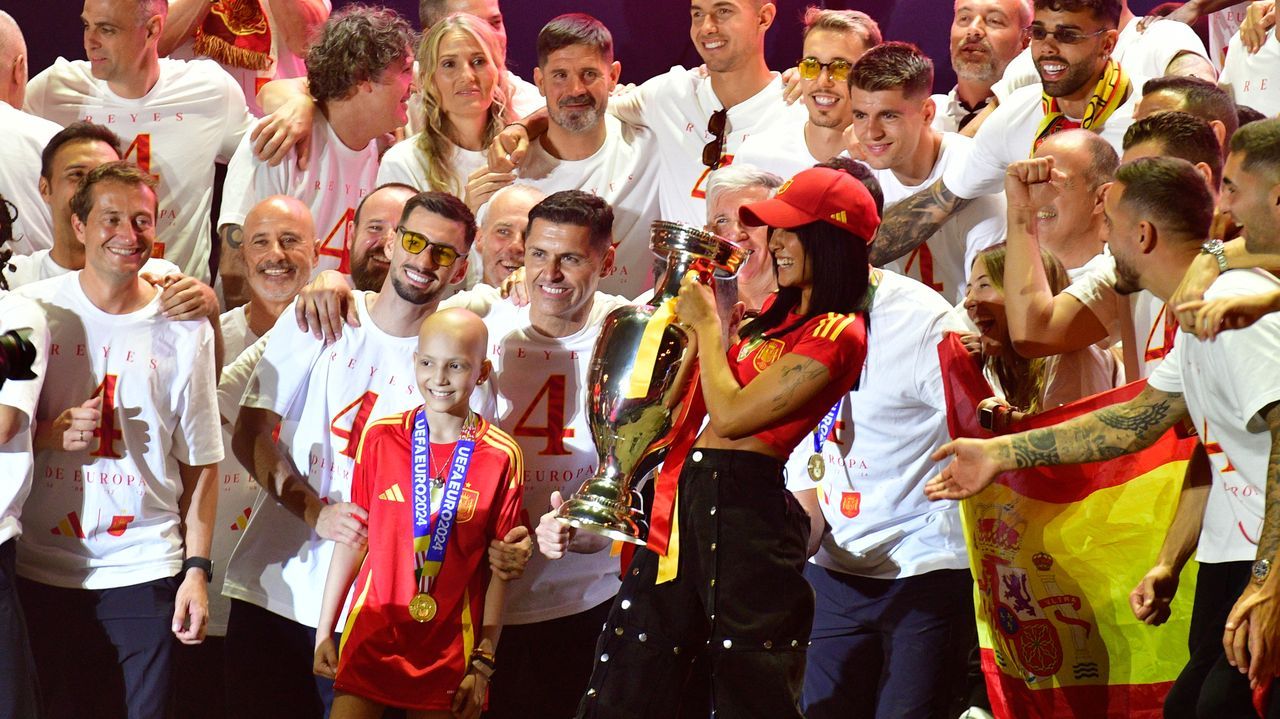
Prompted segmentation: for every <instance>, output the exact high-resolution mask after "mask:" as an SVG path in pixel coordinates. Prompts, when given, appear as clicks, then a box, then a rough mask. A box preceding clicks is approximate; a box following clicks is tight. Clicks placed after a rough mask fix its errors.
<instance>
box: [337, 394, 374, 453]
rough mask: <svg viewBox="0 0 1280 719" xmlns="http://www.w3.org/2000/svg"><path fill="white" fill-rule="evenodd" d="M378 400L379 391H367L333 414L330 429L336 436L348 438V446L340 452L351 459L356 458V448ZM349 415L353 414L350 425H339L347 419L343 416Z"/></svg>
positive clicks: (358, 446) (358, 447)
mask: <svg viewBox="0 0 1280 719" xmlns="http://www.w3.org/2000/svg"><path fill="white" fill-rule="evenodd" d="M377 401H378V393H377V392H365V393H364V394H362V395H360V399H357V400H356V401H354V402H352V403H351V404H349V405H347V406H346V407H343V408H342V409H341V410H339V412H338V413H337V414H335V415H334V416H333V421H332V422H330V423H329V431H330V432H332V433H333V436H334V437H337V438H338V439H345V440H347V446H346V447H344V448H343V449H342V450H341V451H340V452H339V454H341V455H342V456H344V457H350V458H351V459H355V458H356V450H358V449H360V437H361V435H363V434H364V426H365V425H366V424H368V423H369V416H370V415H372V414H373V405H374V404H375V403H377ZM347 415H351V420H350V421H351V424H350V426H349V427H347V428H344V427H341V426H339V424H338V423H339V422H343V421H345V420H343V417H346V416H347Z"/></svg>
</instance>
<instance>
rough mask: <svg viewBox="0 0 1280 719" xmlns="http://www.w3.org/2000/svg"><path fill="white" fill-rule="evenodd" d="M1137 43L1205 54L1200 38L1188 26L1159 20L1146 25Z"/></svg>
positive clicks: (1136, 20)
mask: <svg viewBox="0 0 1280 719" xmlns="http://www.w3.org/2000/svg"><path fill="white" fill-rule="evenodd" d="M1138 21H1139V19H1135V20H1134V22H1135V23H1136V22H1138ZM1138 42H1141V43H1143V44H1146V45H1149V46H1151V47H1153V48H1164V49H1168V48H1170V47H1178V48H1179V49H1180V50H1193V51H1197V54H1204V53H1205V49H1204V43H1203V42H1201V40H1200V36H1199V35H1197V34H1196V31H1195V30H1193V29H1191V26H1190V25H1187V24H1186V23H1182V22H1167V21H1163V20H1159V21H1156V22H1152V23H1147V26H1146V28H1145V29H1144V30H1142V31H1141V32H1140V33H1139V34H1138Z"/></svg>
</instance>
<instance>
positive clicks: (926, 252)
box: [849, 42, 1005, 304]
mask: <svg viewBox="0 0 1280 719" xmlns="http://www.w3.org/2000/svg"><path fill="white" fill-rule="evenodd" d="M849 85H850V87H849V96H850V103H851V105H852V109H853V136H852V137H851V138H850V146H849V154H850V155H852V156H853V157H854V158H856V159H859V160H862V161H863V162H865V163H866V164H867V165H869V166H870V167H871V168H872V170H873V172H874V173H875V176H876V180H878V181H879V182H880V188H881V190H882V191H883V192H884V203H885V207H886V208H890V209H891V208H892V207H893V206H894V205H895V204H896V203H898V202H900V201H903V200H905V199H906V198H908V197H910V196H911V195H912V194H913V193H915V192H917V191H919V190H920V189H921V188H924V187H928V186H929V185H930V184H932V183H933V182H935V181H936V180H937V179H938V178H940V177H942V176H943V174H944V173H945V172H947V171H948V170H949V168H951V167H952V166H954V164H955V163H957V162H960V161H961V158H963V156H964V154H965V152H966V150H968V148H969V146H970V145H971V144H972V142H973V141H972V140H970V139H969V138H967V137H963V136H961V135H957V134H955V133H951V132H948V133H942V132H938V131H937V130H935V129H933V127H932V126H931V123H932V121H933V115H934V112H935V110H936V107H935V106H934V104H933V99H932V98H930V97H929V90H930V88H932V87H933V62H932V61H931V60H930V59H929V58H928V57H926V56H925V55H924V53H922V52H920V49H919V48H917V47H916V46H914V45H910V44H908V43H903V42H888V43H885V44H883V45H880V46H879V47H874V48H872V49H871V50H869V51H868V52H867V54H865V55H863V56H862V59H861V60H859V61H858V63H857V64H856V65H854V67H853V73H852V74H851V75H850V77H849ZM1004 231H1005V207H1004V193H997V194H994V195H984V196H982V197H978V198H976V199H975V200H973V201H972V202H970V203H969V204H968V205H967V206H965V207H964V208H962V209H960V210H959V211H958V212H957V213H956V214H955V215H953V216H952V217H951V218H949V219H948V220H947V221H946V222H945V223H943V224H942V226H941V227H940V228H938V230H937V232H934V233H933V234H932V235H930V236H929V237H927V238H926V237H918V238H916V239H918V240H920V242H918V243H910V244H903V245H901V246H900V249H901V250H902V254H900V255H897V256H888V255H886V256H884V257H882V258H881V260H882V261H884V262H887V263H888V264H887V265H886V266H887V267H888V268H889V269H892V270H894V271H895V272H898V273H900V274H903V275H907V276H908V277H911V278H912V279H914V280H918V281H920V282H921V283H923V284H924V285H926V286H927V287H930V288H932V289H933V290H934V291H935V292H938V293H940V294H941V295H942V296H943V297H944V298H945V299H946V300H947V301H948V302H950V303H951V304H957V303H959V302H960V301H961V300H962V299H963V297H964V291H965V284H966V282H967V281H968V278H969V268H970V267H971V266H972V265H973V259H974V258H975V257H976V256H977V254H978V252H980V251H981V250H983V249H986V248H987V247H990V246H991V245H994V244H996V243H998V242H1000V241H1001V240H1002V239H1004Z"/></svg>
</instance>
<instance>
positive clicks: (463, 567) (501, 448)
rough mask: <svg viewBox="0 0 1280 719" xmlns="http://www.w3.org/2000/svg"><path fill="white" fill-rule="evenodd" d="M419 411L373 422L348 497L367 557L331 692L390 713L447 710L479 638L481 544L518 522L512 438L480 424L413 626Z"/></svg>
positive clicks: (518, 467) (483, 578)
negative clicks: (430, 609) (364, 527)
mask: <svg viewBox="0 0 1280 719" xmlns="http://www.w3.org/2000/svg"><path fill="white" fill-rule="evenodd" d="M417 411H418V410H417V409H416V408H415V409H412V410H409V411H408V412H405V413H404V414H401V415H397V416H393V417H387V418H385V419H381V420H378V421H376V422H371V423H370V424H369V425H368V426H367V427H366V428H365V431H364V436H363V438H362V439H361V440H360V447H359V449H358V450H357V453H356V466H355V474H354V477H353V479H352V486H351V498H352V501H353V502H355V503H356V504H358V505H360V506H361V507H363V508H364V509H365V510H367V511H368V512H369V523H368V527H369V554H368V556H367V557H366V558H365V560H364V564H363V565H362V566H361V567H360V573H359V575H358V576H357V578H356V590H355V600H354V601H353V603H352V606H351V612H350V614H349V615H348V617H347V624H346V627H345V629H344V630H343V633H342V645H341V648H340V650H339V655H338V677H337V681H336V682H335V684H334V686H335V687H336V688H337V689H338V690H339V691H343V692H347V693H350V694H357V695H359V696H362V697H366V698H369V699H372V700H374V701H377V702H380V703H382V704H386V705H388V706H394V707H402V708H405V709H421V710H447V709H449V708H450V707H451V706H452V704H453V694H454V692H455V691H456V690H457V688H458V683H459V682H461V681H462V677H463V675H464V674H465V672H466V668H467V664H468V659H469V658H470V656H471V651H472V650H473V649H474V648H475V645H476V642H477V641H479V634H480V629H481V627H482V624H483V620H484V595H485V591H486V589H487V588H488V585H489V575H490V572H489V560H488V548H489V541H490V540H492V539H494V538H496V537H502V536H504V535H505V534H506V533H507V532H508V531H510V529H511V528H512V527H515V526H517V525H519V524H520V516H521V513H520V510H521V499H522V494H523V484H522V482H523V477H524V467H523V466H522V464H523V460H522V458H521V455H520V448H519V446H517V445H516V443H515V440H513V439H512V438H511V437H510V436H509V435H507V433H505V432H503V431H502V430H500V429H498V428H497V427H495V426H493V425H491V424H489V422H487V421H485V420H483V419H482V420H480V430H479V433H478V438H477V439H476V446H475V452H474V453H473V454H472V459H471V466H470V468H469V470H468V471H467V479H466V484H464V485H463V489H462V499H461V502H460V504H459V505H458V510H457V514H458V517H457V520H456V523H455V524H454V527H453V531H452V533H451V536H450V537H449V544H448V547H447V548H446V549H445V557H444V563H443V565H442V566H441V569H440V573H439V574H438V575H436V578H435V579H434V580H433V581H432V583H431V592H430V593H431V597H432V598H433V599H435V601H436V602H437V605H438V609H437V613H436V616H435V617H434V618H433V619H431V620H430V621H428V622H418V621H415V620H414V619H413V618H412V617H410V616H409V600H410V599H412V598H413V596H414V594H416V593H417V592H418V584H417V580H416V579H415V577H414V553H413V502H412V493H413V477H412V472H411V470H410V461H411V460H410V458H411V450H410V447H411V444H410V442H411V438H412V435H413V419H414V415H415V413H416V412H417ZM433 448H435V451H433V453H432V454H433V456H434V455H436V454H437V453H438V451H439V447H438V446H437V445H433ZM437 509H438V508H437Z"/></svg>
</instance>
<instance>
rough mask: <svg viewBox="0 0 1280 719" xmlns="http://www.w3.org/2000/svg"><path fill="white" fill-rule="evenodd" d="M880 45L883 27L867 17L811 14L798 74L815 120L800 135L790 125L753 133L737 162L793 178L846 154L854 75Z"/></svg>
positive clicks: (813, 9)
mask: <svg viewBox="0 0 1280 719" xmlns="http://www.w3.org/2000/svg"><path fill="white" fill-rule="evenodd" d="M880 41H881V38H880V27H879V26H878V25H876V21H875V20H872V19H871V18H870V17H868V16H867V15H866V13H862V12H858V11H857V10H822V9H819V8H816V7H811V8H809V9H808V10H806V11H805V14H804V57H803V58H801V60H800V62H799V63H798V64H797V66H796V70H797V72H798V74H799V75H800V91H801V97H802V98H803V101H804V107H805V109H806V110H808V111H809V119H808V120H807V121H806V122H805V123H804V125H803V126H802V128H800V131H799V132H797V129H798V128H796V127H793V126H790V125H786V126H778V127H774V128H771V129H769V130H766V131H765V132H762V133H759V134H755V135H752V136H751V137H749V138H747V139H746V141H745V142H743V143H742V148H741V149H739V150H738V154H737V156H736V157H735V158H734V161H735V162H746V163H750V164H752V165H755V166H756V167H759V168H763V169H765V170H768V171H770V172H776V173H778V174H779V175H781V176H783V177H791V176H792V175H794V174H796V173H797V172H799V171H801V170H804V169H806V168H809V167H812V166H813V165H814V164H815V163H818V162H825V161H827V160H829V159H831V158H832V157H835V156H836V155H839V154H840V153H841V152H844V149H845V141H844V130H845V128H846V127H848V126H849V121H850V110H849V71H850V70H852V69H853V64H854V63H855V62H857V61H858V58H860V57H862V54H863V53H865V52H866V51H867V50H869V49H871V48H873V47H875V46H876V45H879V44H880Z"/></svg>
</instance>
